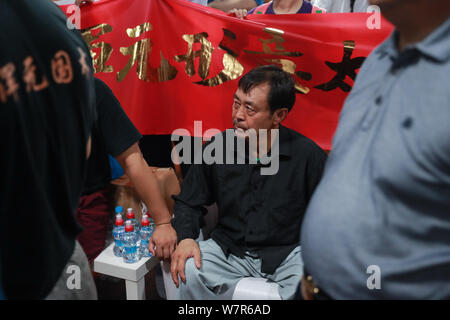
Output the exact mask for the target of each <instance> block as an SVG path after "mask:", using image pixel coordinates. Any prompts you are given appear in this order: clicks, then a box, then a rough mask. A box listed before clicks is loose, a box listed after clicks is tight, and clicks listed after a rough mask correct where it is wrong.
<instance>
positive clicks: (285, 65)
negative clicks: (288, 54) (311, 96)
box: [264, 59, 312, 94]
mask: <svg viewBox="0 0 450 320" xmlns="http://www.w3.org/2000/svg"><path fill="white" fill-rule="evenodd" d="M264 61H266V62H269V63H273V64H279V65H281V68H282V69H283V70H284V71H286V72H287V73H290V74H292V75H295V76H297V77H299V78H300V79H302V80H306V81H309V80H311V79H312V74H311V73H309V72H304V71H295V70H296V69H297V65H296V64H295V63H294V62H293V61H291V60H288V59H264ZM295 90H296V91H297V92H299V93H303V94H307V93H308V92H309V91H310V89H309V88H308V87H306V86H304V85H302V84H301V83H300V82H298V81H297V80H295Z"/></svg>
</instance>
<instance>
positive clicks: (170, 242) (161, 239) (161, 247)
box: [149, 223, 178, 260]
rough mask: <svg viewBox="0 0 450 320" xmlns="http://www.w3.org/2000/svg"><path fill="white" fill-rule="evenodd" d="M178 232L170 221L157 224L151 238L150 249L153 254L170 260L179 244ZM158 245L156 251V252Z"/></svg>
mask: <svg viewBox="0 0 450 320" xmlns="http://www.w3.org/2000/svg"><path fill="white" fill-rule="evenodd" d="M177 241H178V238H177V232H176V231H175V229H174V228H173V227H172V225H171V224H170V223H168V224H162V225H159V226H156V228H155V230H154V231H153V234H152V237H151V238H150V240H149V250H150V252H151V253H152V255H153V256H157V257H158V258H159V259H164V260H168V259H170V257H171V256H172V254H173V252H174V251H175V248H176V246H177ZM155 246H156V252H155Z"/></svg>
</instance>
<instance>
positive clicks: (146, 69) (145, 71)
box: [117, 22, 178, 82]
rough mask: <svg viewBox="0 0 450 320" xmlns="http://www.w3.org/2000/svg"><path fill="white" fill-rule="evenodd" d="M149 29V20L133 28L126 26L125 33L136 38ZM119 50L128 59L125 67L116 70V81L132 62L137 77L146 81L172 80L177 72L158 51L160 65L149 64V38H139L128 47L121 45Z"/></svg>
mask: <svg viewBox="0 0 450 320" xmlns="http://www.w3.org/2000/svg"><path fill="white" fill-rule="evenodd" d="M150 30H152V25H151V24H150V23H149V22H145V23H143V24H141V25H138V26H136V27H135V28H128V29H127V34H128V36H129V37H130V38H137V37H139V36H141V35H142V34H144V33H146V32H148V31H150ZM120 52H121V53H122V54H123V55H125V56H130V59H129V60H128V63H127V64H126V65H125V67H124V68H123V69H122V70H120V71H119V72H117V82H120V81H122V80H123V79H124V78H125V76H126V75H127V74H128V72H129V71H130V69H131V68H132V67H133V66H134V64H136V68H137V70H136V72H137V75H138V78H139V79H140V80H144V81H148V82H163V81H168V80H172V79H174V78H175V77H176V75H177V73H178V71H177V70H176V69H175V68H174V67H173V66H172V65H170V63H169V61H168V60H167V59H165V58H164V56H163V54H162V52H161V53H160V56H161V64H160V66H159V67H158V68H153V67H151V66H150V61H149V57H150V56H151V52H152V45H151V42H150V39H149V38H145V39H141V40H139V41H137V42H136V43H134V44H133V45H131V46H129V47H121V48H120Z"/></svg>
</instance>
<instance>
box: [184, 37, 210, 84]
mask: <svg viewBox="0 0 450 320" xmlns="http://www.w3.org/2000/svg"><path fill="white" fill-rule="evenodd" d="M183 40H184V41H186V42H187V44H188V52H187V53H186V54H183V55H178V56H175V60H176V61H178V62H183V61H184V62H186V66H185V71H186V74H187V75H189V76H190V77H192V76H193V75H195V65H194V61H195V59H196V58H199V66H198V75H199V76H200V78H202V79H205V78H206V77H207V76H208V74H209V67H210V66H211V59H212V53H213V51H214V48H213V46H212V44H211V42H209V41H208V34H207V33H206V32H202V33H197V34H185V35H183ZM195 43H200V45H201V47H200V50H197V51H194V44H195Z"/></svg>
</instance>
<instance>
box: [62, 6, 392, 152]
mask: <svg viewBox="0 0 450 320" xmlns="http://www.w3.org/2000/svg"><path fill="white" fill-rule="evenodd" d="M62 10H63V11H64V12H65V13H66V14H67V15H68V16H69V18H73V20H75V19H76V18H74V11H73V8H72V9H70V7H68V6H62ZM372 15H373V14H364V13H352V14H331V13H327V14H299V15H251V16H248V17H247V19H246V20H239V19H237V18H234V17H229V16H227V15H226V14H224V13H223V12H221V11H218V10H215V9H212V8H208V7H204V6H200V5H196V4H192V3H190V2H187V1H185V0H139V1H136V0H135V1H131V0H100V1H98V2H95V3H93V4H91V5H85V6H82V7H81V20H80V21H81V29H82V33H83V37H84V39H85V40H86V42H87V43H88V45H89V47H90V48H91V55H92V56H93V58H94V66H95V69H96V76H97V77H99V78H101V79H102V80H104V81H105V82H106V83H107V84H108V85H109V86H110V88H111V89H112V90H113V92H114V93H115V94H116V96H117V98H118V99H119V101H120V103H121V104H122V106H123V108H124V109H125V111H126V112H127V114H128V116H129V117H130V119H131V120H132V121H133V123H134V124H135V125H136V127H137V128H138V129H139V130H140V132H141V133H142V134H171V133H172V132H173V131H174V130H175V129H178V128H185V129H188V130H189V131H190V132H191V134H194V130H193V127H194V121H200V120H201V121H202V128H203V131H205V130H207V129H210V128H217V129H219V130H225V129H226V128H230V127H231V126H232V122H231V105H232V102H233V94H234V92H235V91H236V89H237V82H238V80H239V78H240V77H241V76H242V75H243V74H245V73H246V72H248V71H249V70H251V69H252V68H254V67H256V66H258V65H265V64H277V65H280V66H281V67H283V69H284V70H286V71H287V72H289V73H291V74H292V75H293V77H294V78H295V80H296V87H297V90H298V94H297V100H296V104H295V106H294V108H293V109H292V111H291V112H290V113H289V115H288V118H287V119H286V120H285V123H284V124H285V125H286V126H288V127H290V128H293V129H296V130H297V131H299V132H301V133H303V134H304V135H306V136H308V137H310V138H311V139H313V140H314V141H316V143H318V144H319V145H320V146H321V147H322V148H324V149H331V138H332V136H333V134H334V131H335V129H336V126H337V121H338V116H339V112H340V110H341V108H342V105H343V102H344V100H345V97H346V96H347V94H348V93H349V91H350V89H351V87H352V85H353V80H354V78H355V76H356V74H357V72H358V69H359V68H360V66H361V64H362V62H363V61H364V58H365V57H367V56H368V55H369V53H370V52H371V51H372V50H373V48H374V47H375V46H376V45H378V44H379V43H380V42H381V41H383V40H384V39H385V38H386V37H387V36H388V34H389V33H390V32H391V31H392V26H391V25H390V24H389V23H387V22H386V21H385V20H382V21H381V28H378V29H377V28H375V29H370V28H369V27H368V21H369V19H371V18H373V17H372Z"/></svg>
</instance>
